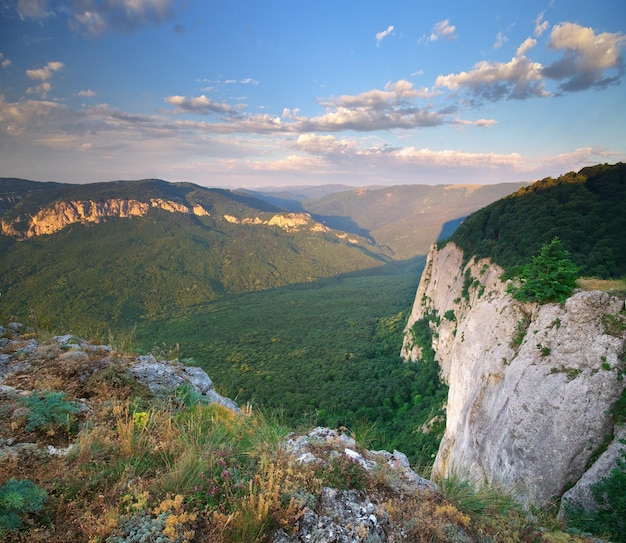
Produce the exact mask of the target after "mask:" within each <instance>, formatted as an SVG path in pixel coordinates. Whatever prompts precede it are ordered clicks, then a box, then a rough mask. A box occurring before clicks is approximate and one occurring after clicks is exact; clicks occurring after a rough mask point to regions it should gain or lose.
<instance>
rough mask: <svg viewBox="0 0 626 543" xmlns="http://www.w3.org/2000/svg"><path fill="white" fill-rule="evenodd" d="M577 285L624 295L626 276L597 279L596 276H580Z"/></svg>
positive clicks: (582, 287) (625, 295)
mask: <svg viewBox="0 0 626 543" xmlns="http://www.w3.org/2000/svg"><path fill="white" fill-rule="evenodd" d="M577 284H578V287H579V288H581V289H583V290H602V291H604V292H608V293H609V294H613V295H615V296H622V297H626V277H622V278H621V279H599V278H597V277H580V278H579V279H578V282H577Z"/></svg>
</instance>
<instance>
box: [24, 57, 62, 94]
mask: <svg viewBox="0 0 626 543" xmlns="http://www.w3.org/2000/svg"><path fill="white" fill-rule="evenodd" d="M62 68H63V63H62V62H48V64H46V65H45V66H44V67H43V68H37V69H34V70H26V75H27V76H28V77H29V78H30V79H35V80H39V81H41V83H40V84H39V85H35V86H34V87H29V88H27V89H26V94H28V95H31V94H39V95H41V97H42V98H46V97H47V96H48V93H49V92H50V90H51V89H52V85H51V84H50V82H49V81H48V80H49V79H50V78H51V77H52V76H53V75H54V73H55V72H58V71H59V70H61V69H62Z"/></svg>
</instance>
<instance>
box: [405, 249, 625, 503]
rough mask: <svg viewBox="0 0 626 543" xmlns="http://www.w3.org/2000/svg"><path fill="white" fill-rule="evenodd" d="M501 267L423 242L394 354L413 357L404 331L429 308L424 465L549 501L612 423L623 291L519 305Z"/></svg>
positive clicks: (618, 388) (416, 352)
mask: <svg viewBox="0 0 626 543" xmlns="http://www.w3.org/2000/svg"><path fill="white" fill-rule="evenodd" d="M502 272H503V270H501V269H500V268H498V267H497V266H495V265H493V264H491V263H490V262H489V261H487V260H481V261H478V262H475V261H473V260H471V261H470V262H469V263H468V264H467V265H466V266H463V254H462V251H461V250H460V249H459V248H457V247H456V246H455V245H454V244H448V245H446V246H445V247H443V248H442V249H441V250H437V249H435V248H433V249H431V251H430V254H429V256H428V261H427V264H426V268H425V269H424V273H423V275H422V280H421V282H420V286H419V288H418V291H417V296H416V299H415V304H414V307H413V311H412V314H411V317H410V320H409V323H408V325H407V330H406V335H405V342H404V346H403V356H404V357H405V358H406V359H410V360H417V359H418V358H419V356H420V354H421V353H420V348H419V347H418V346H415V345H414V344H413V341H412V336H411V333H410V329H411V327H412V326H413V324H414V323H415V322H416V321H418V320H420V319H422V318H425V317H426V318H430V320H431V323H430V326H431V329H432V330H433V340H432V346H433V349H434V350H435V353H436V359H437V360H438V361H439V363H440V366H441V371H442V376H443V378H444V380H445V381H446V382H447V383H448V385H449V395H448V403H447V422H446V432H445V435H444V437H443V440H442V443H441V445H440V448H439V452H438V454H437V457H436V460H435V465H434V468H433V475H434V476H436V475H440V474H444V475H445V474H447V473H450V472H454V471H459V472H461V473H462V474H466V475H469V476H470V477H471V478H473V479H474V480H475V481H477V482H483V481H485V482H488V483H495V484H500V485H503V486H504V487H505V488H507V489H509V490H511V491H514V492H516V493H518V495H519V497H520V498H521V499H522V500H523V501H525V502H527V503H536V504H547V503H548V502H550V500H551V499H552V498H553V497H555V496H557V497H560V496H561V495H562V494H563V492H564V490H565V489H566V488H567V487H569V486H571V485H572V484H573V483H576V481H578V480H579V479H580V478H581V477H582V476H583V474H584V473H585V471H586V466H587V464H588V463H589V461H590V459H591V458H592V455H593V453H594V451H596V450H597V448H598V447H599V446H600V444H601V443H602V442H603V440H604V437H605V435H607V434H611V433H612V431H613V421H612V418H611V415H610V411H611V408H612V407H613V406H614V405H615V403H616V402H617V401H618V399H619V398H620V396H621V394H622V392H623V390H624V387H625V386H626V383H625V381H624V380H620V379H618V375H619V374H620V372H621V371H623V370H624V366H625V364H624V361H623V360H622V357H623V353H624V344H625V342H624V332H623V327H621V326H617V327H613V328H612V327H611V326H610V323H611V322H616V321H617V322H623V318H624V317H623V310H624V300H621V299H619V298H617V297H613V296H610V295H609V294H607V293H605V292H599V291H594V292H579V293H576V294H575V295H573V296H572V297H571V298H569V299H568V300H567V302H566V303H565V304H564V305H562V306H561V305H560V304H546V305H541V306H539V305H537V304H528V303H527V304H522V303H520V302H517V301H515V300H514V299H513V298H512V297H511V296H510V295H508V294H507V293H506V285H505V284H504V283H503V282H502V281H501V280H500V279H499V278H500V276H501V274H502ZM620 312H621V313H620ZM600 471H602V470H600ZM609 471H610V468H609ZM607 473H608V471H606V470H604V471H603V473H602V474H600V473H598V474H596V477H602V476H604V475H606V474H607Z"/></svg>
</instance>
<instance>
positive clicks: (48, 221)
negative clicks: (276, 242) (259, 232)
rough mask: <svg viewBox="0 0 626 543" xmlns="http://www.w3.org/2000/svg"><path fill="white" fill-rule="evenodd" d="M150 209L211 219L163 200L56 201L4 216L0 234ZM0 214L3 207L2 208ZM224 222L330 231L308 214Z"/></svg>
mask: <svg viewBox="0 0 626 543" xmlns="http://www.w3.org/2000/svg"><path fill="white" fill-rule="evenodd" d="M150 209H161V210H164V211H169V212H170V213H185V214H190V215H195V216H198V217H202V216H209V215H210V214H209V212H208V211H207V210H206V209H204V207H202V206H201V205H200V204H194V205H187V204H183V203H180V202H174V201H172V200H164V199H162V198H151V199H150V200H149V201H147V202H140V201H138V200H128V199H114V198H111V199H108V200H104V201H101V202H95V201H91V200H89V201H69V202H55V203H54V204H51V205H49V206H46V207H44V208H42V209H41V210H40V211H38V212H37V213H36V214H35V215H32V216H31V215H20V216H18V217H16V218H13V219H11V220H9V219H7V218H5V217H2V221H1V222H0V231H1V232H2V234H4V235H7V236H13V237H16V238H18V239H20V240H24V239H29V238H32V237H34V236H42V235H46V234H54V233H55V232H58V231H59V230H62V229H63V228H65V227H66V226H69V225H70V224H75V223H80V224H89V223H100V222H102V221H103V220H106V218H107V217H120V218H130V217H143V216H145V215H146V214H147V213H148V211H149V210H150ZM0 211H2V207H1V205H0ZM223 218H224V220H226V221H228V222H230V223H233V224H253V225H266V226H277V227H279V228H282V229H283V230H286V231H288V232H294V231H298V230H310V231H312V232H328V231H329V230H330V229H329V228H328V227H326V226H324V225H323V224H321V223H319V222H316V221H314V220H313V219H312V218H311V215H309V214H308V213H278V214H274V215H269V216H268V217H265V218H261V217H252V218H250V217H244V218H243V219H240V218H238V217H234V216H233V215H224V216H223Z"/></svg>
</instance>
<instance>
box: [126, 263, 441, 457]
mask: <svg viewBox="0 0 626 543" xmlns="http://www.w3.org/2000/svg"><path fill="white" fill-rule="evenodd" d="M423 264H424V258H418V259H414V260H411V261H407V262H405V263H394V264H389V265H387V266H384V267H381V268H376V269H373V270H370V271H367V272H357V273H352V274H345V275H343V276H339V277H335V278H329V279H323V280H320V281H317V282H315V283H311V284H307V285H298V286H288V287H283V288H279V289H273V290H268V291H262V292H255V293H248V294H240V295H236V296H231V297H228V298H224V299H220V300H216V301H214V302H210V303H207V304H204V305H203V306H202V307H198V308H197V309H196V311H194V313H193V314H191V315H186V316H182V317H180V318H175V319H171V320H170V319H167V320H162V321H154V322H144V323H142V324H141V325H140V326H138V327H137V329H136V331H135V334H136V336H135V341H136V343H138V344H140V345H142V346H143V347H144V349H146V350H148V349H150V350H151V351H152V352H155V353H156V354H159V353H167V352H172V351H175V352H176V353H177V354H178V355H179V356H180V357H182V358H183V359H185V358H190V359H192V360H193V363H194V364H197V365H199V366H201V367H203V368H204V369H205V370H206V371H207V373H208V374H209V375H210V376H211V378H212V379H213V381H214V382H215V385H216V388H217V389H218V391H219V392H220V393H222V394H224V395H226V396H228V397H231V398H233V399H235V400H236V401H237V402H239V403H240V404H244V403H247V402H251V403H252V404H253V405H257V406H261V407H264V408H272V409H274V410H277V411H279V412H281V413H282V416H284V418H285V421H286V422H287V423H288V424H290V425H293V426H299V425H302V426H305V427H309V426H311V425H323V426H329V427H340V426H346V427H348V428H351V429H357V428H359V429H361V431H367V432H368V434H369V439H370V440H371V445H372V446H373V447H374V448H381V449H383V448H384V449H388V450H393V448H397V449H399V450H402V451H403V452H405V453H406V454H407V455H409V456H410V458H411V459H412V460H413V461H414V462H419V463H421V464H423V465H424V464H427V463H429V462H430V461H431V460H432V457H433V455H434V454H435V453H436V450H437V447H438V444H439V440H440V439H441V435H442V433H443V426H444V425H443V417H442V414H443V413H442V410H441V408H442V405H443V403H444V402H445V399H446V396H447V388H446V387H445V386H444V385H443V384H442V383H441V382H440V380H439V375H438V374H439V368H438V365H437V363H436V362H435V361H434V360H429V361H426V362H425V363H409V364H407V363H405V362H403V361H402V360H401V358H400V355H399V353H400V349H401V346H402V337H403V329H404V327H405V324H406V319H407V316H408V311H409V310H410V307H411V303H412V300H413V297H414V293H415V290H416V288H417V282H418V280H419V275H420V273H421V269H422V267H423ZM157 338H158V341H159V342H160V343H158V344H155V343H154V342H155V341H156V340H157ZM435 417H439V418H438V419H437V423H436V424H434V425H433V427H432V428H431V431H429V432H428V433H423V432H420V431H419V430H420V428H421V427H422V426H423V425H424V424H426V423H428V422H429V421H431V420H432V419H434V418H435Z"/></svg>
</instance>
